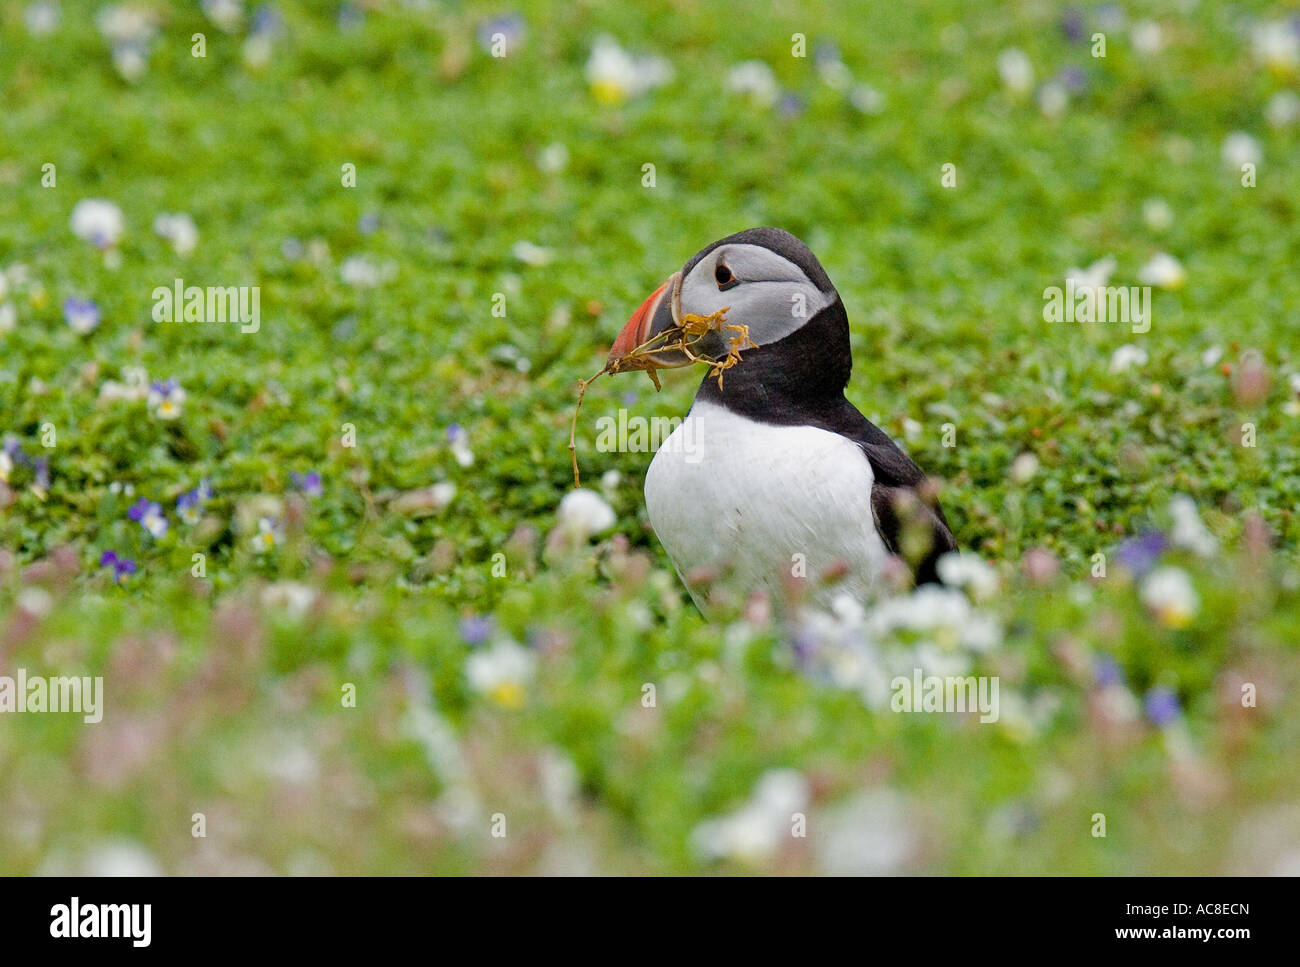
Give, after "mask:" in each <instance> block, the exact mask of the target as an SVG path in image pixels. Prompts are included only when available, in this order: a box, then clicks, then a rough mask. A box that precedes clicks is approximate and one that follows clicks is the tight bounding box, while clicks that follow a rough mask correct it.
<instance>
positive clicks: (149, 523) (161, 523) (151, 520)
mask: <svg viewBox="0 0 1300 967" xmlns="http://www.w3.org/2000/svg"><path fill="white" fill-rule="evenodd" d="M140 526H141V527H143V528H144V529H145V530H147V531H148V532H149V534H150V536H151V537H153V538H154V539H155V540H161V539H162V538H163V536H164V535H165V534H166V533H167V518H166V517H164V516H163V512H162V508H161V507H159V506H158V505H157V504H152V505H151V506H150V508H149V510H147V511H146V512H145V514H144V516H143V517H141V518H140Z"/></svg>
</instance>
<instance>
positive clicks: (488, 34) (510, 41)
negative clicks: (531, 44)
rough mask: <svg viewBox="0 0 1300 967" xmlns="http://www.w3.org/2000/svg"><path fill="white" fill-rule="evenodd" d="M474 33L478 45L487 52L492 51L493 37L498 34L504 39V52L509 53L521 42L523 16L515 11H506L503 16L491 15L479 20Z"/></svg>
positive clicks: (522, 36) (522, 37)
mask: <svg viewBox="0 0 1300 967" xmlns="http://www.w3.org/2000/svg"><path fill="white" fill-rule="evenodd" d="M476 33H477V35H478V45H479V46H480V47H482V48H483V50H484V51H485V52H486V53H489V54H491V53H492V52H493V51H492V46H493V38H494V37H495V36H496V35H497V34H500V35H501V36H502V38H503V39H504V40H505V53H506V54H509V53H510V52H511V51H512V50H514V49H515V48H516V47H518V46H519V44H521V43H522V42H523V39H524V18H523V17H521V16H520V15H519V14H517V13H508V14H506V15H505V16H503V17H493V18H492V19H491V20H484V21H481V22H480V23H479V25H478V30H477V31H476Z"/></svg>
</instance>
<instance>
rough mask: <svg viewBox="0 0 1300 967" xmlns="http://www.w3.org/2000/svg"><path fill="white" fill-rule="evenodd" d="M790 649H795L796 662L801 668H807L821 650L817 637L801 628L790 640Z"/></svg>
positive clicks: (806, 629)
mask: <svg viewBox="0 0 1300 967" xmlns="http://www.w3.org/2000/svg"><path fill="white" fill-rule="evenodd" d="M790 647H791V648H793V649H794V660H795V662H796V663H797V664H798V665H799V667H800V668H807V667H808V666H809V665H810V664H811V663H812V660H813V658H815V657H816V655H817V652H818V650H819V643H818V641H817V635H816V634H815V633H814V632H813V631H811V630H810V629H808V628H799V629H797V630H796V631H795V633H794V635H793V636H791V638H790Z"/></svg>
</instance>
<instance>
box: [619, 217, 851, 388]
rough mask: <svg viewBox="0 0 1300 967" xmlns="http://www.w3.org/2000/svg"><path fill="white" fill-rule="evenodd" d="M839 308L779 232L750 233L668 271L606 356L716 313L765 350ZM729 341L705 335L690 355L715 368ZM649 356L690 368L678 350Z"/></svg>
mask: <svg viewBox="0 0 1300 967" xmlns="http://www.w3.org/2000/svg"><path fill="white" fill-rule="evenodd" d="M839 304H840V297H839V293H838V292H836V291H835V286H833V285H832V284H831V280H830V278H829V277H828V276H827V275H826V270H825V269H823V268H822V267H821V263H819V262H818V261H817V256H815V255H813V253H812V251H811V250H810V249H809V248H808V246H807V245H805V244H804V243H803V242H801V241H799V239H797V238H795V237H794V236H793V235H791V234H790V233H789V232H787V231H784V230H782V229H779V228H751V229H748V230H746V231H743V232H738V233H737V234H735V235H728V236H727V237H726V238H723V239H719V240H718V241H716V242H714V243H713V244H712V245H709V246H707V247H705V248H704V249H701V250H700V251H699V252H698V253H697V254H696V255H694V256H693V257H692V258H691V259H690V260H689V261H688V262H687V263H686V264H685V265H684V266H682V270H681V271H680V272H674V273H673V274H672V276H671V277H669V279H668V281H667V282H665V283H664V284H663V285H661V286H660V287H659V288H657V289H656V290H655V291H654V292H653V293H651V295H650V297H649V298H648V299H646V300H645V302H643V303H641V306H640V308H638V309H637V310H636V312H634V313H632V317H631V318H630V319H629V320H628V321H627V325H626V326H624V327H623V331H622V332H620V333H619V335H618V338H617V339H616V340H615V341H614V346H613V348H612V349H611V350H610V355H611V357H620V356H624V355H626V354H627V353H629V352H632V351H633V350H634V349H636V348H637V347H639V346H644V345H645V344H646V343H647V342H649V341H650V340H651V339H654V338H655V337H656V336H659V335H660V334H662V333H666V332H668V331H669V330H672V329H674V328H676V327H678V326H680V325H681V322H682V320H683V319H685V318H686V317H687V316H688V315H698V316H708V315H712V314H713V313H715V312H717V311H718V310H720V309H726V310H727V313H726V322H727V323H728V324H731V325H744V326H746V327H748V329H749V338H750V341H751V342H753V343H754V345H755V346H759V347H761V346H766V345H768V344H770V343H774V342H778V341H779V340H782V339H784V338H785V337H786V336H789V335H791V334H792V333H794V332H796V331H798V330H799V329H801V328H803V326H804V325H805V324H807V323H808V322H810V321H811V320H813V319H814V318H816V317H817V316H818V314H819V313H821V312H822V310H824V309H826V308H828V307H831V306H836V305H839ZM729 335H730V334H729V333H727V332H725V331H721V332H719V331H713V332H709V333H708V334H706V335H705V336H703V337H702V338H701V339H700V340H699V342H698V343H695V344H694V345H693V346H692V352H693V353H694V355H695V356H696V357H698V358H700V359H703V360H705V361H712V362H717V361H719V360H721V359H723V358H725V357H726V355H727V343H728V338H729ZM845 336H846V337H847V326H846V328H845ZM654 358H655V363H656V365H657V366H659V367H676V366H686V365H688V364H689V363H690V362H691V360H690V359H689V358H688V357H687V356H686V355H685V354H684V353H682V352H681V351H679V350H666V351H663V352H656V353H655V356H654Z"/></svg>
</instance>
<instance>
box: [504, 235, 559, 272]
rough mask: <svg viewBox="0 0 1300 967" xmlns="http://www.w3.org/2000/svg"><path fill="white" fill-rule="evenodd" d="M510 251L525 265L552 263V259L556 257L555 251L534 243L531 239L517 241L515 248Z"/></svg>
mask: <svg viewBox="0 0 1300 967" xmlns="http://www.w3.org/2000/svg"><path fill="white" fill-rule="evenodd" d="M510 253H511V254H512V255H513V256H514V257H515V258H517V259H518V260H519V261H520V262H523V263H524V264H525V265H535V266H543V265H550V264H551V260H552V259H554V258H555V253H553V252H552V251H551V250H550V249H549V248H545V247H544V246H541V245H534V244H533V243H532V242H529V241H518V242H515V244H514V248H512V249H511V250H510Z"/></svg>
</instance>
